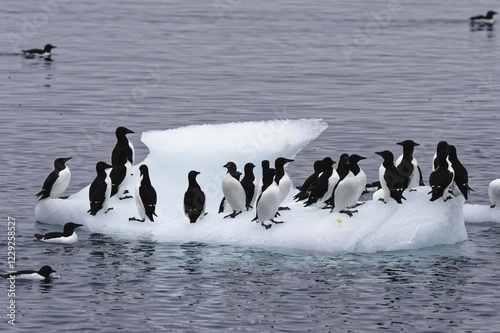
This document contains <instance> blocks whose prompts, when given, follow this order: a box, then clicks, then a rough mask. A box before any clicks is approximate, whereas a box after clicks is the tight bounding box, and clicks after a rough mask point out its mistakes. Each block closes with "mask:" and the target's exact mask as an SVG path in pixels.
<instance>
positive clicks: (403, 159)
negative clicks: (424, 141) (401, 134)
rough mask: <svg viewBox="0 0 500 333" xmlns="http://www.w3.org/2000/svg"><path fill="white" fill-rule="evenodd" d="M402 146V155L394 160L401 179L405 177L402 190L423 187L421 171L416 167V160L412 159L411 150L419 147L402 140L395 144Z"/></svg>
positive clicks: (414, 143)
mask: <svg viewBox="0 0 500 333" xmlns="http://www.w3.org/2000/svg"><path fill="white" fill-rule="evenodd" d="M397 144H398V145H400V146H403V154H402V155H401V156H399V157H398V159H397V160H396V163H395V165H396V167H397V168H398V170H399V172H400V173H401V175H402V176H403V177H405V186H404V190H407V189H408V190H412V189H414V188H416V187H418V186H423V185H424V183H423V181H422V171H421V170H420V167H419V166H418V162H417V159H416V158H415V157H413V150H414V149H415V147H417V146H419V144H418V143H416V142H415V141H413V140H404V141H401V142H398V143H397Z"/></svg>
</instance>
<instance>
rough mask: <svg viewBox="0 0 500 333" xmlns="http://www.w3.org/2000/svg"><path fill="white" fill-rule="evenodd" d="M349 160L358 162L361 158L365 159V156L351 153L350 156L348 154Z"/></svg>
mask: <svg viewBox="0 0 500 333" xmlns="http://www.w3.org/2000/svg"><path fill="white" fill-rule="evenodd" d="M349 160H350V162H351V163H353V164H354V163H358V162H359V161H361V160H366V157H364V156H360V155H358V154H352V155H351V156H349Z"/></svg>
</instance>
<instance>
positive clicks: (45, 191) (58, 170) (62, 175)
mask: <svg viewBox="0 0 500 333" xmlns="http://www.w3.org/2000/svg"><path fill="white" fill-rule="evenodd" d="M70 159H71V157H66V158H58V159H56V160H55V161H54V170H53V171H52V172H51V173H50V174H49V175H48V176H47V178H46V179H45V181H44V182H43V186H42V190H41V191H40V192H38V193H37V194H36V196H37V197H39V198H38V200H42V199H45V198H49V197H50V198H59V197H60V196H61V194H63V193H64V191H66V189H67V188H68V185H69V181H70V179H71V171H69V168H68V166H66V165H65V163H66V162H67V161H69V160H70Z"/></svg>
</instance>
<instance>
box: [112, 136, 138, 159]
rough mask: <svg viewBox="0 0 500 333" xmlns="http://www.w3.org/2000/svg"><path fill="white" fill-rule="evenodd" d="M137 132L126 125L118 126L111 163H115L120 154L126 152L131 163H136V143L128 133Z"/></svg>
mask: <svg viewBox="0 0 500 333" xmlns="http://www.w3.org/2000/svg"><path fill="white" fill-rule="evenodd" d="M129 133H135V132H134V131H131V130H129V129H128V128H126V127H118V128H117V129H116V131H115V134H116V144H115V147H114V148H113V151H112V152H111V164H113V165H115V164H117V163H119V162H118V160H119V157H120V154H125V156H126V157H127V159H128V160H129V161H130V163H132V164H134V158H135V151H134V145H133V144H132V142H131V141H129V139H128V138H127V134H129Z"/></svg>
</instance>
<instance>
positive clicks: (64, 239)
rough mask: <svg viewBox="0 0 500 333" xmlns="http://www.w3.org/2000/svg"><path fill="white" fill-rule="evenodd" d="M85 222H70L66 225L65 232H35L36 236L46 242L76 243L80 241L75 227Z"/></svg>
mask: <svg viewBox="0 0 500 333" xmlns="http://www.w3.org/2000/svg"><path fill="white" fill-rule="evenodd" d="M82 226H83V224H78V223H73V222H68V223H66V224H65V225H64V229H63V232H60V231H53V232H48V233H46V234H35V238H36V239H38V240H39V241H42V242H46V243H59V244H74V243H76V242H77V241H78V236H77V235H76V232H75V229H76V228H78V227H82Z"/></svg>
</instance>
